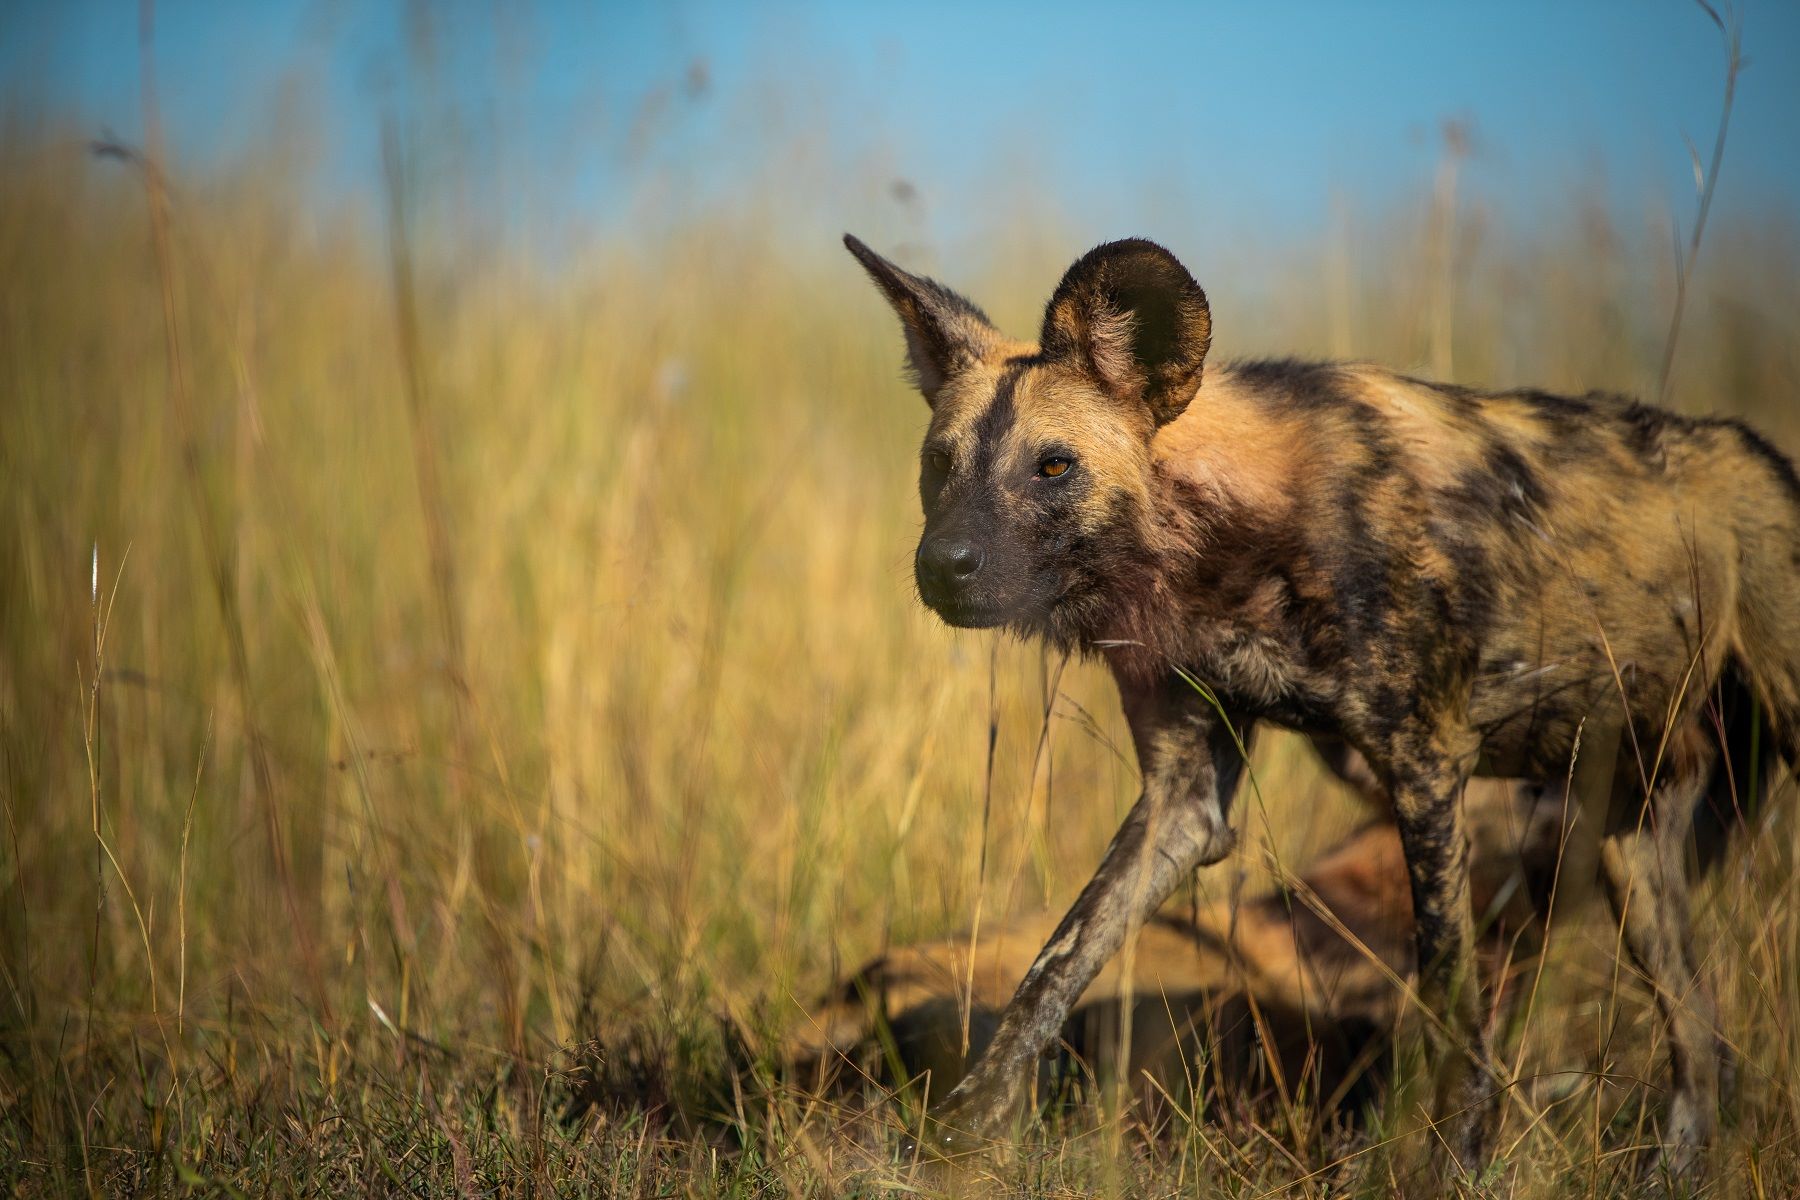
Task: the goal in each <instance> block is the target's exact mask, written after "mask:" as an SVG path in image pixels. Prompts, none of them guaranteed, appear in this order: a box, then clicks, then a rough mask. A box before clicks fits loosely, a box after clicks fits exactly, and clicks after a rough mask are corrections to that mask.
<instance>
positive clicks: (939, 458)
mask: <svg viewBox="0 0 1800 1200" xmlns="http://www.w3.org/2000/svg"><path fill="white" fill-rule="evenodd" d="M925 465H926V466H928V467H930V468H931V469H932V471H933V472H934V473H936V474H938V475H948V474H949V473H950V456H949V455H948V454H945V453H944V452H943V451H942V450H927V451H926V452H925Z"/></svg>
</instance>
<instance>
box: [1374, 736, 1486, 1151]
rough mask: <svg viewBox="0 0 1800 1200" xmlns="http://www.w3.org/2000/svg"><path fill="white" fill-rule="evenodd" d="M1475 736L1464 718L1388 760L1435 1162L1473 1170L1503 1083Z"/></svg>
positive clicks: (1403, 742) (1408, 741) (1397, 748)
mask: <svg viewBox="0 0 1800 1200" xmlns="http://www.w3.org/2000/svg"><path fill="white" fill-rule="evenodd" d="M1477 749H1478V742H1477V739H1476V737H1475V735H1474V734H1473V733H1472V732H1471V731H1468V730H1467V729H1465V728H1462V727H1461V726H1460V725H1457V724H1455V723H1447V724H1438V725H1436V726H1434V727H1431V728H1420V729H1408V730H1405V731H1403V732H1402V733H1401V734H1400V736H1399V737H1398V738H1397V739H1396V741H1395V744H1394V745H1393V746H1392V748H1391V750H1392V752H1391V755H1390V757H1389V760H1388V761H1387V762H1386V763H1384V764H1383V766H1384V767H1385V768H1386V770H1385V772H1384V773H1385V774H1386V776H1387V778H1388V786H1389V790H1390V793H1391V795H1392V796H1393V800H1394V815H1395V817H1396V818H1397V819H1398V821H1399V824H1400V840H1401V844H1402V846H1403V847H1404V849H1405V852H1406V866H1407V872H1408V875H1409V876H1410V880H1411V884H1412V897H1413V937H1414V943H1415V946H1416V948H1417V953H1418V964H1419V990H1420V995H1421V999H1422V1000H1423V1001H1424V1003H1425V1005H1426V1008H1427V1009H1428V1011H1429V1013H1430V1014H1431V1015H1434V1016H1436V1017H1437V1018H1438V1020H1439V1021H1441V1022H1442V1024H1441V1025H1440V1024H1439V1023H1438V1021H1433V1020H1430V1019H1429V1018H1428V1019H1427V1021H1426V1022H1425V1025H1426V1032H1425V1039H1426V1040H1425V1047H1426V1051H1427V1061H1428V1066H1429V1068H1430V1071H1431V1074H1432V1077H1433V1108H1432V1116H1433V1118H1434V1120H1436V1121H1437V1122H1438V1123H1439V1124H1438V1128H1437V1133H1436V1135H1435V1137H1436V1140H1435V1141H1434V1143H1433V1158H1434V1159H1439V1160H1441V1159H1442V1157H1443V1155H1444V1153H1445V1151H1448V1153H1449V1154H1450V1155H1451V1156H1452V1157H1453V1158H1454V1159H1455V1160H1456V1162H1457V1163H1458V1164H1459V1165H1460V1166H1461V1167H1462V1168H1464V1169H1465V1170H1473V1169H1476V1168H1478V1167H1479V1166H1480V1165H1481V1162H1482V1158H1483V1154H1484V1151H1485V1142H1486V1138H1487V1127H1488V1124H1489V1116H1490V1114H1491V1111H1492V1109H1493V1099H1494V1096H1495V1091H1494V1088H1493V1087H1492V1084H1491V1081H1490V1069H1491V1068H1490V1061H1489V1055H1488V1047H1487V1038H1486V1032H1485V1030H1484V1028H1483V1025H1482V1020H1481V994H1480V993H1481V982H1480V978H1479V976H1478V974H1477V972H1476V964H1475V921H1474V913H1473V911H1472V909H1471V906H1470V899H1469V844H1468V835H1467V832H1466V830H1465V827H1464V822H1463V813H1462V792H1463V787H1464V785H1465V784H1466V783H1467V782H1468V778H1469V774H1470V771H1471V769H1472V768H1473V766H1474V762H1475V756H1476V752H1477Z"/></svg>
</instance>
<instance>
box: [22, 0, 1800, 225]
mask: <svg viewBox="0 0 1800 1200" xmlns="http://www.w3.org/2000/svg"><path fill="white" fill-rule="evenodd" d="M1739 13H1740V15H1741V17H1742V20H1743V28H1744V37H1745V51H1746V55H1747V57H1748V58H1749V59H1750V60H1751V63H1750V66H1749V67H1748V69H1747V70H1746V71H1745V73H1744V76H1743V79H1742V82H1741V85H1740V89H1739V97H1738V106H1737V109H1736V112H1735V114H1734V117H1733V126H1732V138H1731V144H1730V147H1729V149H1728V151H1727V156H1726V163H1725V169H1724V171H1723V173H1722V175H1721V182H1720V195H1719V199H1718V205H1719V207H1718V210H1717V212H1718V213H1719V215H1720V216H1721V217H1727V218H1728V217H1729V215H1730V214H1731V213H1732V212H1734V211H1743V210H1746V209H1764V210H1766V209H1771V208H1772V209H1775V210H1778V211H1780V212H1784V213H1789V214H1793V213H1795V212H1796V211H1800V145H1797V143H1800V137H1797V135H1796V132H1795V128H1796V127H1795V121H1796V118H1800V5H1796V4H1793V3H1788V2H1786V0H1745V2H1744V3H1743V4H1742V5H1741V6H1740V8H1739ZM421 14H424V16H423V19H422V20H421V19H420V15H421ZM4 22H5V24H4V25H3V26H0V31H3V32H0V70H3V72H4V75H3V78H4V80H5V83H4V93H5V94H6V95H7V96H8V98H9V99H10V101H11V102H12V103H14V104H18V103H21V102H23V103H28V104H30V105H32V106H33V107H36V108H38V109H39V110H40V111H44V112H48V113H52V114H57V115H60V116H62V117H64V118H66V119H70V120H73V121H75V122H76V123H77V125H78V127H79V128H81V129H82V130H94V131H97V130H99V129H100V128H103V127H104V128H108V129H111V130H114V131H116V132H118V133H120V134H122V135H124V136H127V137H136V136H137V135H138V133H139V130H140V129H141V124H140V116H139V110H138V79H139V76H138V55H137V3H136V0H70V2H66V3H58V4H44V5H40V6H38V7H36V8H35V9H32V10H30V11H27V12H19V11H13V12H12V13H11V15H10V16H8V17H6V18H4ZM421 31H423V33H422V32H421ZM154 45H155V53H156V61H157V68H158V72H159V76H160V92H161V95H162V103H163V107H164V110H165V120H166V123H167V124H168V126H169V130H170V136H171V140H172V142H173V143H174V146H175V149H176V153H177V154H178V155H179V156H180V157H181V159H182V160H183V161H184V162H185V163H187V164H190V165H194V164H207V163H217V162H229V161H231V160H232V159H233V158H234V157H235V156H239V155H241V154H242V153H243V152H244V150H245V148H246V147H250V146H253V145H256V144H257V143H259V142H261V141H264V140H266V139H269V138H270V137H271V136H272V131H273V130H276V129H279V128H283V126H282V125H280V124H279V122H278V115H279V114H282V113H286V114H288V115H289V116H291V117H297V118H298V119H299V121H300V123H301V124H302V125H303V126H304V127H306V128H308V129H310V130H312V131H313V134H314V144H315V146H316V151H317V157H316V162H315V165H314V168H313V170H312V173H311V177H310V178H311V186H312V187H313V188H315V189H316V192H317V195H318V196H319V197H320V198H321V199H323V200H325V201H327V202H329V201H334V200H338V201H343V202H347V203H359V202H362V200H364V199H366V197H368V196H369V195H370V194H371V193H372V189H373V188H374V187H375V186H376V185H377V183H378V181H379V155H378V153H377V150H376V146H377V136H376V135H377V130H378V129H379V124H380V120H381V114H382V113H383V112H384V111H387V110H394V111H398V112H401V113H402V114H408V115H409V116H410V119H411V120H413V122H414V123H415V127H420V126H423V127H430V128H435V129H438V130H440V131H442V130H444V129H446V128H451V129H454V130H455V131H456V138H457V140H458V141H459V143H460V144H462V145H463V146H464V147H465V148H466V152H467V158H466V162H467V163H474V164H478V165H477V166H476V167H475V168H474V169H473V170H472V171H471V172H470V173H471V174H473V175H474V176H476V177H477V182H478V183H481V184H483V187H480V188H477V192H478V193H479V194H481V195H483V196H485V197H486V202H488V203H491V204H492V206H493V207H494V208H495V209H496V210H498V211H504V212H506V213H510V214H511V217H512V219H526V217H525V214H528V216H529V219H530V220H533V221H538V222H541V223H544V224H545V225H546V226H548V227H554V228H559V229H581V228H586V227H594V228H604V227H607V226H608V225H609V224H611V225H616V224H618V223H621V222H629V221H630V220H632V219H635V218H636V217H638V216H641V215H642V213H643V212H644V211H646V210H645V207H644V202H643V197H644V196H645V195H646V194H649V195H653V196H660V197H662V198H663V200H665V201H669V202H673V201H674V200H677V199H678V200H680V201H681V202H683V203H694V202H696V198H698V202H704V201H705V200H706V199H708V198H710V199H712V200H715V201H724V200H728V199H729V198H730V197H732V196H733V195H735V194H737V191H738V190H739V189H742V188H743V187H744V186H745V182H746V181H747V180H759V181H761V186H762V187H763V190H764V193H765V194H767V193H768V192H769V187H770V180H771V179H774V180H775V181H776V183H775V184H774V194H775V196H776V198H777V199H778V200H779V199H780V189H781V187H782V186H789V187H791V189H792V192H793V196H792V199H793V201H794V204H795V211H799V210H801V209H804V210H805V211H806V213H807V215H808V219H814V218H816V219H819V220H827V221H833V222H835V223H836V224H838V225H848V226H853V227H858V228H868V227H870V223H871V222H873V223H874V225H875V227H876V228H877V231H878V232H880V229H881V226H882V224H883V223H884V222H887V223H888V224H889V225H892V224H893V223H894V218H893V216H892V214H886V213H882V212H878V211H873V210H875V209H879V208H880V207H881V205H882V204H884V203H887V204H891V203H892V189H891V188H886V190H883V188H882V187H875V188H869V187H865V188H863V189H861V190H858V189H857V188H856V187H851V186H848V185H847V184H845V183H844V181H845V180H846V179H850V178H857V179H865V180H870V179H873V180H889V181H891V180H897V179H904V180H905V181H906V182H907V183H908V184H909V185H910V186H911V187H912V188H913V189H914V190H915V192H916V194H917V195H918V196H919V197H920V201H919V203H920V205H921V206H922V207H923V208H924V210H925V211H926V213H927V215H926V216H925V217H924V218H922V219H924V220H928V221H931V222H936V223H938V224H940V225H945V224H947V225H951V226H956V227H959V228H962V229H964V230H967V231H975V230H979V229H982V228H991V227H992V226H993V225H994V224H995V223H996V222H1003V221H1004V220H1005V219H1006V215H1007V212H1006V210H1007V207H1008V206H1009V205H1010V204H1012V203H1015V202H1017V201H1019V200H1020V199H1028V200H1032V201H1035V202H1041V203H1045V204H1049V205H1052V206H1054V208H1055V209H1057V210H1058V211H1060V212H1062V213H1064V214H1066V215H1067V218H1068V222H1069V223H1070V224H1071V225H1073V226H1075V227H1077V228H1078V229H1080V230H1084V231H1085V230H1090V229H1091V230H1092V233H1093V235H1094V236H1095V237H1100V236H1112V235H1116V234H1119V233H1122V232H1126V231H1134V232H1154V230H1155V228H1156V226H1157V222H1158V221H1159V220H1164V219H1168V214H1169V212H1170V210H1171V209H1180V210H1181V211H1182V212H1184V213H1185V214H1187V215H1188V216H1189V218H1190V219H1203V220H1204V223H1205V224H1206V225H1207V226H1208V227H1209V228H1211V229H1213V230H1214V231H1216V232H1217V236H1219V237H1221V238H1231V237H1249V236H1262V237H1285V236H1290V235H1295V234H1300V233H1306V232H1314V231H1316V230H1318V229H1320V228H1322V227H1323V226H1324V225H1325V223H1326V222H1327V221H1328V220H1329V219H1330V214H1331V212H1332V206H1333V205H1334V204H1340V205H1341V204H1344V203H1349V204H1352V205H1354V206H1355V207H1356V208H1357V209H1359V210H1362V211H1378V210H1380V209H1381V208H1382V207H1383V206H1391V205H1392V204H1394V203H1396V202H1398V201H1400V200H1403V199H1405V198H1407V197H1412V196H1416V195H1417V194H1418V193H1419V192H1420V191H1421V189H1422V188H1424V187H1425V186H1426V185H1427V184H1428V181H1429V179H1430V175H1431V171H1432V169H1433V166H1434V164H1435V163H1436V161H1437V156H1438V154H1439V146H1440V143H1439V142H1438V140H1437V137H1436V131H1437V130H1438V129H1439V127H1440V126H1441V123H1442V122H1443V121H1444V120H1445V119H1446V118H1452V117H1454V118H1460V119H1465V120H1467V121H1469V122H1471V123H1472V127H1473V129H1474V137H1475V140H1474V153H1473V156H1472V157H1471V159H1470V160H1469V162H1468V164H1467V167H1466V174H1465V179H1466V180H1467V184H1466V186H1467V189H1468V193H1467V194H1478V195H1480V196H1482V197H1484V198H1485V200H1486V202H1488V203H1489V204H1491V205H1493V206H1495V207H1496V208H1497V209H1498V210H1499V211H1501V212H1502V213H1503V214H1504V215H1505V216H1506V217H1507V218H1508V219H1510V220H1514V221H1529V220H1531V219H1533V217H1534V216H1541V215H1546V214H1554V213H1558V212H1560V211H1562V210H1564V209H1566V208H1567V207H1568V206H1569V204H1570V203H1571V202H1572V198H1573V197H1574V196H1575V195H1577V194H1578V193H1580V194H1592V193H1593V192H1594V191H1595V189H1596V188H1597V189H1599V191H1600V193H1601V194H1602V195H1603V196H1604V197H1605V198H1606V200H1607V202H1608V203H1610V204H1611V205H1612V206H1613V207H1615V208H1616V209H1618V210H1619V211H1620V212H1621V213H1622V214H1623V215H1625V216H1626V217H1628V218H1635V217H1637V216H1640V215H1641V214H1643V213H1645V212H1647V211H1650V210H1652V209H1658V210H1661V211H1667V210H1670V209H1672V210H1673V211H1674V212H1675V213H1676V214H1677V215H1678V216H1680V217H1681V218H1682V219H1683V221H1684V222H1685V221H1686V220H1688V219H1691V214H1692V211H1693V207H1694V183H1693V170H1692V165H1691V163H1690V160H1689V156H1688V150H1687V148H1686V146H1685V145H1684V143H1683V141H1682V138H1683V135H1684V134H1685V135H1687V136H1689V137H1691V138H1692V139H1693V141H1694V142H1695V143H1696V144H1697V145H1698V146H1699V148H1700V150H1701V152H1702V154H1703V155H1704V154H1705V153H1706V152H1707V150H1708V149H1709V147H1710V143H1711V139H1712V135H1713V130H1714V127H1715V125H1716V122H1717V119H1718V112H1719V103H1720V86H1721V74H1722V67H1723V51H1722V48H1721V45H1720V41H1719V37H1718V33H1717V31H1716V30H1715V29H1714V27H1713V26H1712V24H1711V22H1710V21H1709V20H1708V19H1707V18H1706V16H1705V15H1704V13H1703V12H1702V11H1701V10H1700V9H1699V8H1698V7H1697V6H1696V5H1694V4H1693V3H1691V0H1639V2H1630V3H1628V2H1626V0H1612V2H1600V0H1594V2H1592V3H1574V4H1548V3H1521V2H1518V0H1511V2H1507V3H1491V4H1479V5H1478V4H1467V3H1448V2H1446V3H1432V4H1417V5H1398V4H1376V3H1355V4H1351V3H1335V4H1327V3H1317V4H1299V3H1293V4H1281V3H1271V4H1235V5H1223V4H1182V5H1151V4H1109V5H1093V6H1074V5H1069V6H1063V5H1057V4H1050V3H1044V4H1033V5H993V6H985V7H977V6H974V5H963V4H935V3H929V2H915V3H908V4H892V5H890V4H878V3H856V4H848V3H846V4H824V3H801V2H795V0H786V2H783V3H776V4H771V5H765V6H751V5H748V4H700V3H662V4H599V5H564V4H557V3H549V2H540V3H536V4H502V3H482V4H473V3H452V4H441V5H438V4H418V5H414V6H411V7H408V6H406V5H403V4H398V3H366V4H365V3H355V2H352V0H301V2H294V3H261V4H258V3H235V4H201V3H196V2H194V0H163V2H162V3H161V4H159V5H158V9H157V28H156V37H155V43H154ZM425 45H429V47H430V49H429V51H428V52H426V53H421V50H420V47H421V46H425ZM777 150H779V151H781V154H780V155H777V154H776V151H777ZM777 162H779V163H781V164H784V165H782V166H781V167H779V169H778V168H777V167H775V166H773V165H772V164H773V163H777ZM802 163H803V164H804V165H792V164H802ZM783 181H786V182H785V184H784V183H783ZM884 186H885V185H884ZM820 210H824V211H820ZM862 210H870V211H862ZM1194 214H1201V215H1202V218H1194Z"/></svg>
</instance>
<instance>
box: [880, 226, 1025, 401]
mask: <svg viewBox="0 0 1800 1200" xmlns="http://www.w3.org/2000/svg"><path fill="white" fill-rule="evenodd" d="M844 246H845V248H846V249H848V250H849V251H850V253H851V254H854V255H855V256H856V261H857V262H860V263H861V264H862V265H863V269H864V270H865V271H867V272H868V273H869V278H871V279H873V280H874V281H875V286H876V287H879V288H880V289H881V291H882V294H883V295H885V296H886V297H887V299H888V303H889V304H891V305H893V307H894V311H895V312H896V313H898V314H899V315H900V324H901V326H902V328H903V329H904V330H905V333H906V361H907V365H908V367H909V368H910V369H911V371H912V376H913V381H914V382H915V383H916V384H917V385H918V388H919V391H920V392H922V393H924V395H925V401H926V403H928V404H934V403H936V402H937V394H938V390H939V389H940V388H942V387H943V386H944V381H945V380H947V379H949V378H950V376H952V375H954V374H956V372H957V371H958V370H960V369H961V368H962V367H964V366H967V365H968V364H969V363H971V362H974V361H976V360H977V359H979V358H980V357H981V356H982V354H983V353H984V352H985V351H986V350H987V349H988V348H989V347H991V346H992V345H993V344H994V343H995V342H997V341H998V340H999V336H1000V335H999V333H998V332H997V331H996V330H995V329H994V326H993V323H992V322H990V321H989V320H988V319H987V314H986V313H984V312H982V311H981V310H980V309H979V308H976V307H975V306H974V305H973V304H971V303H970V302H969V301H967V300H965V299H963V298H962V297H961V296H959V295H957V294H956V293H955V292H953V291H951V290H950V289H949V288H947V287H945V286H944V285H943V284H941V283H938V282H937V281H935V280H931V279H926V278H925V277H924V276H922V275H913V274H911V273H909V272H907V271H903V270H901V269H900V268H899V267H896V266H895V265H894V264H893V263H891V262H889V261H888V260H887V259H885V258H883V257H881V255H879V254H877V253H875V252H874V251H873V250H871V249H869V248H868V246H866V245H864V244H863V242H862V240H861V239H860V238H857V237H855V236H854V235H852V234H848V233H846V234H845V235H844Z"/></svg>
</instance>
